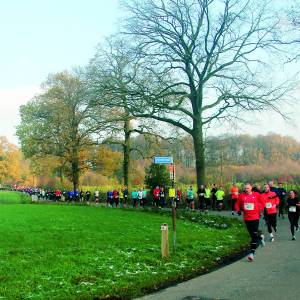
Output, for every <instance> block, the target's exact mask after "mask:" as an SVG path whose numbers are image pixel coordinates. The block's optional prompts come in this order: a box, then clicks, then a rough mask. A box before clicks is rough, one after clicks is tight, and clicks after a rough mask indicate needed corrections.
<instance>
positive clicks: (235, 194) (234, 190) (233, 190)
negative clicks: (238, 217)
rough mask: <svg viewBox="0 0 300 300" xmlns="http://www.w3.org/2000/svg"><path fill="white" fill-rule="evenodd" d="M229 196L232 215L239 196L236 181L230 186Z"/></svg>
mask: <svg viewBox="0 0 300 300" xmlns="http://www.w3.org/2000/svg"><path fill="white" fill-rule="evenodd" d="M230 196H231V214H232V215H234V205H235V202H236V200H237V199H238V197H239V189H238V187H237V186H236V183H233V184H232V187H231V189H230Z"/></svg>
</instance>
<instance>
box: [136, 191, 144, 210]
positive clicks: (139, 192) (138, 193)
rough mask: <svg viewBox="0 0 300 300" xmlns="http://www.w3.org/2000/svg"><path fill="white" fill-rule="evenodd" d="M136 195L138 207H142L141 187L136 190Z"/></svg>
mask: <svg viewBox="0 0 300 300" xmlns="http://www.w3.org/2000/svg"><path fill="white" fill-rule="evenodd" d="M137 197H138V201H139V203H140V207H144V202H143V190H142V189H141V188H139V189H138V191H137Z"/></svg>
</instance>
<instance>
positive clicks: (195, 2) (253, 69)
mask: <svg viewBox="0 0 300 300" xmlns="http://www.w3.org/2000/svg"><path fill="white" fill-rule="evenodd" d="M270 5H272V3H271V1H270V2H269V3H267V1H254V0H144V1H142V0H128V1H125V3H124V6H125V8H126V9H127V11H128V13H129V16H128V18H127V19H126V20H125V26H124V32H123V33H124V34H125V35H127V37H128V35H131V37H132V40H133V41H135V42H136V44H137V47H138V49H139V54H140V56H141V61H142V62H143V68H144V73H147V74H148V75H147V76H148V80H147V81H143V82H142V81H139V80H138V78H135V81H136V86H135V89H132V90H131V103H130V105H131V109H132V112H133V114H134V115H135V116H138V117H146V118H153V119H155V120H159V121H163V122H166V123H168V124H171V125H173V126H176V127H178V128H180V129H182V130H183V131H185V132H187V133H188V134H190V135H191V136H192V138H193V144H194V150H195V157H196V173H197V183H198V185H199V184H200V183H203V182H205V155H204V150H205V141H204V129H205V128H207V127H209V126H212V125H213V124H215V123H218V122H219V124H224V122H226V121H232V120H234V119H235V120H239V119H242V118H243V117H244V116H243V114H242V112H248V113H249V114H252V112H253V111H263V110H273V111H276V112H278V113H281V110H280V101H281V100H283V99H284V95H285V94H286V92H287V90H288V89H289V86H288V85H287V82H286V81H285V79H282V78H280V77H277V78H272V76H271V74H272V72H273V71H274V69H275V68H276V66H277V65H278V64H279V62H280V59H281V58H282V57H283V56H284V55H285V54H286V52H285V51H286V48H285V47H287V46H288V45H287V44H286V43H282V41H281V40H280V36H279V32H280V31H279V30H278V27H279V25H280V22H279V20H278V19H277V18H276V15H275V14H273V13H272V11H271V10H270V9H269V8H270Z"/></svg>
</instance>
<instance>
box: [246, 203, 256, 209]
mask: <svg viewBox="0 0 300 300" xmlns="http://www.w3.org/2000/svg"><path fill="white" fill-rule="evenodd" d="M244 210H254V203H244Z"/></svg>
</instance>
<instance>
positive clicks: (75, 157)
mask: <svg viewBox="0 0 300 300" xmlns="http://www.w3.org/2000/svg"><path fill="white" fill-rule="evenodd" d="M71 164H72V182H73V189H74V191H76V190H78V184H79V161H78V149H77V147H76V146H74V147H73V149H72V163H71Z"/></svg>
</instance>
